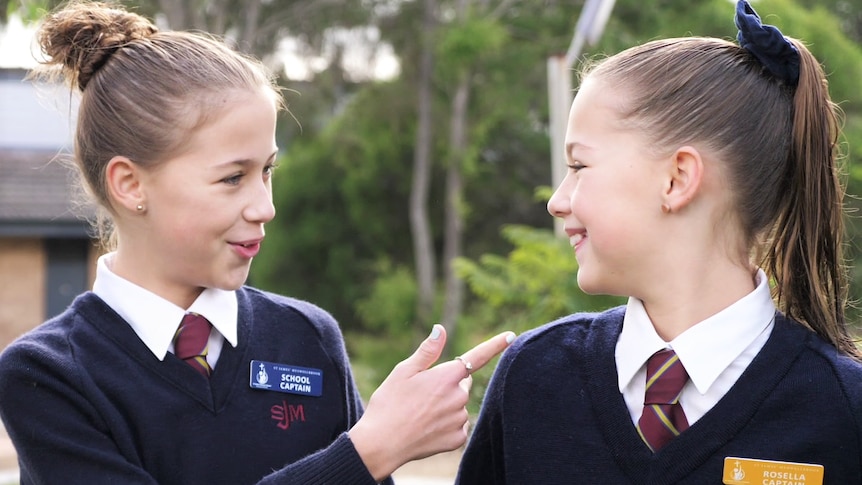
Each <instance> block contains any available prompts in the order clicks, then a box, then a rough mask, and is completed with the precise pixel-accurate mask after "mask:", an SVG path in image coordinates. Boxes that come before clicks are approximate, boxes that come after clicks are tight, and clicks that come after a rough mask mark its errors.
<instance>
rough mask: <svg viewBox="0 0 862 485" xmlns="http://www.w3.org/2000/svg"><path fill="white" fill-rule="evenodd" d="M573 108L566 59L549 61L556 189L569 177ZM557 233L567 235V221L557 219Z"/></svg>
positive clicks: (553, 171)
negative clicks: (569, 128)
mask: <svg viewBox="0 0 862 485" xmlns="http://www.w3.org/2000/svg"><path fill="white" fill-rule="evenodd" d="M571 105H572V75H571V72H570V66H569V65H567V63H566V58H565V57H564V56H551V57H549V58H548V108H549V109H548V111H549V114H550V120H549V131H550V135H551V183H552V184H553V188H554V189H556V188H557V187H559V186H560V183H562V181H563V178H564V177H565V176H566V153H565V143H566V125H567V124H568V119H569V107H570V106H571ZM554 232H555V233H556V234H557V235H558V236H564V235H565V231H563V221H562V220H561V219H560V218H558V217H555V218H554Z"/></svg>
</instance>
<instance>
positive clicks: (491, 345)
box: [461, 332, 515, 373]
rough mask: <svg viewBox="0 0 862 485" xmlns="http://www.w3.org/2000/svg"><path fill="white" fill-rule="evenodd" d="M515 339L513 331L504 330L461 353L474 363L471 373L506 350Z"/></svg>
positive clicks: (466, 360) (466, 359)
mask: <svg viewBox="0 0 862 485" xmlns="http://www.w3.org/2000/svg"><path fill="white" fill-rule="evenodd" d="M514 340H515V334H514V333H513V332H503V333H501V334H499V335H497V336H494V337H491V338H489V339H488V340H486V341H484V342H482V343H481V344H479V345H477V346H475V347H473V348H472V349H470V350H468V351H466V352H464V353H463V354H461V359H462V360H464V361H465V362H469V363H470V364H472V369H471V370H470V372H471V373H472V372H476V371H477V370H479V369H481V368H482V367H484V366H485V364H487V363H488V362H490V361H491V359H493V358H494V357H495V356H496V355H497V354H499V353H500V352H502V351H504V350H506V347H508V346H509V344H511V343H512V342H513V341H514Z"/></svg>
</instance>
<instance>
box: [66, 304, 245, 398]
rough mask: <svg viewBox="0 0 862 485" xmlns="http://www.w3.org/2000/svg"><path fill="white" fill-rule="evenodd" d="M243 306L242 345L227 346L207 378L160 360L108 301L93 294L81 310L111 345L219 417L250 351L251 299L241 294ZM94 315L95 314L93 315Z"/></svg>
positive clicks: (180, 363) (168, 359) (240, 320)
mask: <svg viewBox="0 0 862 485" xmlns="http://www.w3.org/2000/svg"><path fill="white" fill-rule="evenodd" d="M237 300H238V304H239V309H238V318H237V333H238V339H237V340H238V343H237V346H236V347H233V346H231V345H225V346H224V347H223V348H222V352H221V355H220V356H219V359H218V363H217V365H216V367H215V369H213V372H212V375H211V376H210V377H209V378H208V379H207V378H206V377H203V376H201V375H200V374H199V373H198V372H197V371H196V370H194V369H193V368H192V367H191V366H189V365H188V364H186V363H185V362H183V361H182V360H181V359H179V358H178V357H177V356H175V355H174V354H172V353H168V354H167V355H166V356H165V359H164V360H161V361H160V360H159V359H158V358H156V357H155V356H154V355H153V353H152V352H151V351H150V350H149V349H148V348H147V346H146V345H145V344H144V343H143V342H142V341H141V339H140V338H138V336H137V335H136V334H135V332H134V330H132V328H131V327H130V326H129V325H128V324H127V323H126V322H125V321H124V320H123V319H122V318H121V317H120V316H119V315H118V314H117V313H116V312H115V311H114V310H113V309H112V308H111V307H110V306H108V305H107V304H106V303H105V302H104V301H102V300H101V299H100V298H99V297H98V296H96V295H95V294H93V293H88V294H86V295H85V296H84V297H83V298H82V301H80V302H79V305H78V309H79V312H80V313H81V315H82V316H83V317H84V318H85V320H86V321H87V322H88V323H89V324H91V325H93V326H94V327H96V329H97V330H98V331H99V332H101V333H102V334H104V335H105V336H106V337H107V338H108V339H109V340H110V341H111V342H113V343H114V344H116V345H117V346H118V347H120V348H121V349H122V350H123V352H124V353H125V354H126V355H128V356H129V357H130V358H131V359H132V360H134V361H135V362H136V363H137V364H138V365H140V366H141V367H143V368H144V369H145V371H146V372H151V373H153V374H155V375H156V376H158V377H159V378H161V379H162V380H163V381H164V382H166V383H167V384H168V385H171V386H173V387H174V388H176V389H177V390H178V391H179V392H182V393H184V394H186V395H187V396H188V397H189V398H190V399H192V400H193V401H195V402H196V403H197V404H198V405H200V406H201V407H203V408H204V409H206V410H208V411H209V412H211V413H213V414H218V413H219V412H220V410H222V409H223V408H224V407H225V405H226V404H227V403H228V401H229V399H230V395H231V393H232V392H233V390H234V389H235V388H237V386H238V385H241V383H239V382H238V381H237V380H238V379H240V376H238V373H239V372H240V371H241V370H242V369H241V363H242V362H243V361H244V360H245V358H244V356H245V353H246V351H247V348H248V341H249V333H250V317H251V310H250V309H249V307H248V298H247V297H246V295H244V294H243V293H242V292H241V291H238V292H237ZM91 312H92V313H91Z"/></svg>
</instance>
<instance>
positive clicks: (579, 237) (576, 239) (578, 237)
mask: <svg viewBox="0 0 862 485" xmlns="http://www.w3.org/2000/svg"><path fill="white" fill-rule="evenodd" d="M586 238H587V235H586V234H583V233H579V234H575V235H572V236H569V244H571V245H572V247H573V248H577V247H578V245H579V244H580V243H581V242H583V241H584V239H586Z"/></svg>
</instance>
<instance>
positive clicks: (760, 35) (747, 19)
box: [735, 0, 799, 86]
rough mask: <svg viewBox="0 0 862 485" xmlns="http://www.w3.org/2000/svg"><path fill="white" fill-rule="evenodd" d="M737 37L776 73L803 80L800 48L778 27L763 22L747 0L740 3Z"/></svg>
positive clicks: (786, 79) (792, 82)
mask: <svg viewBox="0 0 862 485" xmlns="http://www.w3.org/2000/svg"><path fill="white" fill-rule="evenodd" d="M735 22H736V28H738V29H739V33H738V34H736V40H737V41H738V42H739V46H740V47H742V48H743V49H746V50H747V51H749V52H751V53H752V54H753V55H754V57H756V58H757V60H758V61H760V63H761V64H762V65H763V67H765V68H766V70H767V71H769V72H770V73H771V74H772V75H773V76H775V77H777V78H778V79H781V80H782V81H784V82H785V83H787V84H789V85H791V86H796V85H797V84H798V83H799V51H797V50H796V46H794V45H793V44H792V43H791V42H790V41H789V40H787V38H786V37H784V34H782V33H781V31H780V30H778V28H776V27H775V26H772V25H767V24H762V23H761V22H760V17H759V16H758V15H757V12H755V11H754V9H753V8H752V7H751V4H749V3H748V2H747V1H746V0H739V2H737V4H736V20H735Z"/></svg>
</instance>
